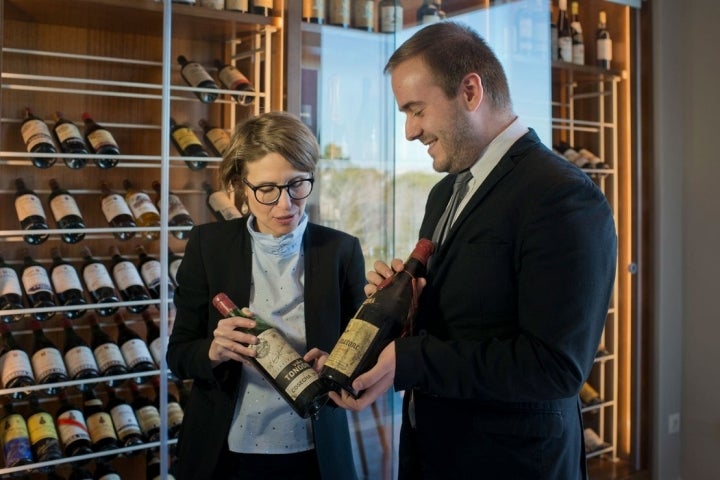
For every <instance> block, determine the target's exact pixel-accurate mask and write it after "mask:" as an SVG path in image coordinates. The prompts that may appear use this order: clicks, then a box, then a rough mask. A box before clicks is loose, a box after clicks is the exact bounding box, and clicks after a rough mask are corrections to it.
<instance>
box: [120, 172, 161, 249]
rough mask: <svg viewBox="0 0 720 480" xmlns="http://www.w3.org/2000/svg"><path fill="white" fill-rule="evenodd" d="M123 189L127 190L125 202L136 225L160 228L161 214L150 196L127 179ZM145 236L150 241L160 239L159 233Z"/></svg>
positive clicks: (148, 233)
mask: <svg viewBox="0 0 720 480" xmlns="http://www.w3.org/2000/svg"><path fill="white" fill-rule="evenodd" d="M123 187H124V188H125V200H126V201H127V204H128V206H129V207H130V211H131V212H132V214H133V217H134V218H135V223H136V224H137V225H138V226H139V227H159V226H160V212H158V209H157V208H156V207H155V204H154V203H153V202H152V200H150V196H149V195H148V194H147V193H145V192H144V191H142V190H139V189H137V188H135V185H133V183H132V182H131V181H130V180H129V179H127V178H126V179H125V180H123ZM144 235H145V238H147V239H148V240H157V239H158V238H160V232H159V231H146V232H144Z"/></svg>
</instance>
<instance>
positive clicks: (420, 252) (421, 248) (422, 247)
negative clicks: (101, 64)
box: [410, 238, 435, 265]
mask: <svg viewBox="0 0 720 480" xmlns="http://www.w3.org/2000/svg"><path fill="white" fill-rule="evenodd" d="M433 252H435V244H434V243H433V242H432V240H428V239H427V238H421V239H420V240H418V242H417V244H416V245H415V249H414V250H413V251H412V253H411V254H410V257H411V258H414V259H415V260H417V261H418V262H421V263H422V264H423V265H427V261H428V258H430V255H432V254H433Z"/></svg>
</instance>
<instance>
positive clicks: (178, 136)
mask: <svg viewBox="0 0 720 480" xmlns="http://www.w3.org/2000/svg"><path fill="white" fill-rule="evenodd" d="M170 139H171V140H172V143H173V145H174V146H175V149H176V150H177V151H178V153H179V154H180V155H181V156H183V157H203V158H204V157H209V156H210V155H209V154H208V153H207V152H206V151H205V149H204V148H203V146H202V143H200V140H199V139H198V137H197V135H195V132H193V131H192V130H191V129H190V127H188V126H187V125H185V124H179V123H177V122H175V119H173V118H171V119H170ZM185 164H186V165H187V166H188V168H190V170H202V169H203V168H205V167H206V166H207V162H204V161H202V160H185Z"/></svg>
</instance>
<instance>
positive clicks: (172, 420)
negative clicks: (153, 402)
mask: <svg viewBox="0 0 720 480" xmlns="http://www.w3.org/2000/svg"><path fill="white" fill-rule="evenodd" d="M167 412H168V422H167V423H168V427H169V428H173V427H178V426H180V425H181V424H182V421H183V417H184V416H185V413H184V412H183V409H182V407H181V406H180V404H179V403H177V402H168V404H167Z"/></svg>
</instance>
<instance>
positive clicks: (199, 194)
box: [0, 0, 284, 478]
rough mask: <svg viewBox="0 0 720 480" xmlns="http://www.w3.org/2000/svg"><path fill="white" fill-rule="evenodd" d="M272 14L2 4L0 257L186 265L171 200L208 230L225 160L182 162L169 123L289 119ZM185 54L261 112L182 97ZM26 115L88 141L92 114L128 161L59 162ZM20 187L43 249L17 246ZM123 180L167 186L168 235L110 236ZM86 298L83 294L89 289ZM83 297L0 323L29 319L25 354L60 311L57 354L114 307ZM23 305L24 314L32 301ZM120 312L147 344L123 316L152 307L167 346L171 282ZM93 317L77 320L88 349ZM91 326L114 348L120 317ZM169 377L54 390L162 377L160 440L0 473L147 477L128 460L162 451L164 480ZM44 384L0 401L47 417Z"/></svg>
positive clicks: (144, 2) (163, 210) (89, 158)
mask: <svg viewBox="0 0 720 480" xmlns="http://www.w3.org/2000/svg"><path fill="white" fill-rule="evenodd" d="M276 14H277V15H278V16H275V17H264V16H261V15H254V14H245V13H238V12H231V11H222V10H214V9H210V8H205V7H201V6H191V5H182V4H176V3H173V2H170V1H162V2H161V1H154V0H133V1H127V0H77V1H75V2H73V3H72V5H68V4H67V3H66V2H58V1H56V0H33V1H32V2H27V1H22V0H0V255H1V256H2V257H3V258H4V260H5V262H6V263H7V264H8V265H9V266H11V267H12V268H14V269H15V270H16V271H17V272H18V275H19V276H20V273H21V271H22V265H23V259H22V254H21V253H20V252H21V251H22V250H23V249H27V250H28V251H29V254H30V255H31V256H32V258H33V260H35V261H37V262H38V263H39V264H40V265H42V266H44V267H45V268H46V270H48V271H49V270H50V267H51V266H52V259H51V255H50V250H51V249H52V248H58V249H59V250H60V253H61V256H62V258H63V260H65V261H68V262H70V263H71V264H72V265H73V266H74V267H75V269H76V270H77V271H78V274H80V275H81V266H82V263H83V255H82V254H81V249H82V248H83V247H88V248H89V249H90V251H91V252H92V254H93V258H94V259H96V260H99V261H100V262H101V263H103V264H104V265H105V266H106V267H107V268H108V270H111V262H112V260H111V258H110V256H109V255H108V253H107V252H108V249H109V247H110V246H112V245H114V246H117V247H118V249H119V250H120V253H121V255H122V256H123V257H125V258H126V259H128V260H130V261H131V262H132V263H134V264H137V261H138V256H137V254H136V251H135V249H136V247H138V246H142V247H143V248H144V249H145V251H147V253H148V254H149V255H150V256H152V257H154V258H156V259H157V260H159V261H160V263H161V265H162V269H161V271H162V276H163V277H164V278H170V277H169V273H170V272H169V265H168V263H169V257H170V252H173V253H176V254H180V255H182V252H183V250H184V245H185V240H184V239H182V238H176V236H175V234H177V233H178V232H187V231H188V230H189V229H190V228H191V227H190V226H169V213H170V212H169V193H168V192H171V193H172V194H174V195H177V196H178V197H179V198H180V199H181V200H182V202H183V204H184V205H185V207H186V209H187V210H188V212H189V213H190V216H191V217H192V219H193V221H194V223H195V224H199V223H204V222H208V221H214V219H213V217H212V214H211V212H210V211H209V209H208V207H207V205H206V197H207V193H206V190H205V188H204V185H205V184H209V185H211V186H212V185H215V184H216V175H217V167H218V165H219V162H220V161H221V159H220V158H219V157H217V156H213V155H211V154H209V155H208V156H207V157H188V156H182V155H180V153H179V152H177V151H176V150H175V148H174V147H173V144H172V142H171V139H170V135H171V127H170V119H171V118H173V119H174V120H175V121H176V122H177V123H178V124H185V125H187V126H188V127H189V128H190V129H191V130H193V131H194V133H195V134H196V136H197V137H198V138H200V139H202V133H203V129H202V127H201V126H199V121H200V120H201V119H202V120H205V121H207V123H208V124H211V125H214V126H219V127H221V128H223V129H225V130H226V131H227V132H230V131H231V130H232V128H233V127H234V125H235V124H236V123H237V121H238V120H240V119H242V118H244V117H247V116H250V115H253V114H257V113H260V112H262V111H266V110H280V109H282V92H283V90H284V80H283V76H282V64H283V61H284V59H283V42H284V38H283V35H284V32H283V29H282V27H281V26H282V25H283V12H282V11H280V10H278V11H277V12H276ZM179 55H183V56H186V57H187V58H188V59H192V60H193V61H196V62H198V63H200V64H202V65H203V66H205V68H206V69H207V70H208V72H209V73H210V74H211V76H212V77H213V78H214V79H215V80H216V81H217V80H218V78H217V69H216V68H215V67H213V66H212V65H213V61H214V60H215V59H218V60H220V61H222V62H223V63H225V64H232V65H234V66H236V67H237V68H238V69H239V70H240V71H241V72H243V73H244V74H245V75H246V76H247V77H248V79H250V82H251V83H252V84H253V86H254V91H253V92H243V94H245V95H247V96H248V97H252V99H253V101H252V102H251V104H250V105H244V104H240V103H238V102H236V101H235V100H234V98H233V95H236V94H237V92H236V91H235V90H229V89H226V88H224V87H222V86H221V83H220V82H219V81H217V83H218V86H219V88H217V89H207V88H194V87H191V86H188V85H187V84H186V83H185V81H184V80H183V78H182V76H181V73H180V68H181V67H180V65H179V63H178V62H177V57H178V56H179ZM201 92H205V93H208V92H212V93H216V94H217V98H216V99H215V100H214V101H213V102H212V103H202V102H201V101H200V100H199V99H198V97H197V96H196V95H197V94H198V93H201ZM25 108H30V109H31V110H32V112H33V113H34V114H35V115H36V116H38V117H40V118H41V119H42V120H44V122H45V123H46V124H47V126H48V128H49V129H50V130H51V131H52V128H53V125H54V123H55V121H54V120H53V119H52V118H51V117H52V114H53V113H54V112H62V114H63V115H62V116H63V117H64V118H65V119H67V120H69V121H71V122H72V123H74V124H75V126H77V127H78V129H79V130H80V132H83V131H84V123H83V121H82V120H81V114H82V113H83V112H88V113H89V114H90V115H91V116H92V118H93V119H94V120H95V121H97V123H98V124H100V125H102V127H104V128H106V129H107V130H108V131H110V132H111V133H112V135H113V137H114V138H115V140H116V142H117V144H118V146H119V148H120V154H119V155H115V156H114V157H113V158H114V159H116V160H118V163H117V165H116V166H114V167H112V168H107V169H103V168H99V167H97V166H96V165H95V163H94V160H99V159H101V158H104V157H105V156H104V155H99V154H93V153H83V154H72V153H62V152H61V151H60V149H59V145H58V143H57V139H55V141H54V143H55V147H56V149H57V150H58V153H53V154H47V153H29V152H28V151H27V149H26V147H25V144H24V142H23V139H22V135H21V131H20V129H21V124H22V122H23V120H24V115H25V114H24V111H25ZM38 158H52V159H54V160H55V163H54V165H52V166H51V167H49V168H37V167H35V166H34V164H33V160H37V159H38ZM69 159H81V160H85V161H86V166H84V167H83V168H79V169H74V168H69V167H68V166H67V165H66V163H65V160H69ZM188 162H205V166H204V168H200V169H197V170H193V169H191V168H188ZM15 178H22V179H23V180H24V181H25V184H26V185H27V187H28V188H30V189H31V190H33V191H34V192H35V193H36V194H37V195H38V197H39V198H40V201H41V204H42V206H43V209H44V211H45V216H46V217H47V222H46V223H47V225H48V227H49V229H47V230H44V231H42V233H44V234H45V233H46V234H49V238H48V239H47V240H46V241H45V242H43V243H41V244H37V245H34V244H33V245H31V244H28V243H26V242H25V240H24V238H23V237H24V236H25V235H28V233H29V232H28V231H27V230H24V229H23V228H21V226H20V222H19V219H18V216H17V214H16V210H15V207H14V196H15V193H16V190H15V188H14V183H13V182H14V179H15ZM52 178H55V179H56V180H57V181H58V183H59V185H60V186H61V187H62V188H63V189H65V190H67V191H68V192H69V193H70V194H71V195H72V196H73V197H74V199H75V200H76V203H77V205H78V208H79V210H80V212H81V215H82V217H83V220H84V223H85V227H86V228H82V229H68V228H59V226H58V225H57V224H56V223H55V222H54V221H53V215H52V213H51V207H50V205H49V202H48V196H49V195H50V193H51V190H50V189H49V188H48V181H49V180H50V179H52ZM125 179H129V180H130V181H131V182H132V184H133V186H134V187H135V188H136V189H137V190H139V191H142V192H144V193H147V194H148V195H149V196H150V197H151V199H152V200H153V202H154V201H155V198H156V195H157V194H156V193H155V191H154V190H153V189H152V188H151V184H152V182H153V181H157V182H159V184H160V192H161V193H160V194H159V197H158V198H159V201H158V202H157V203H158V210H159V213H160V217H161V222H160V226H152V227H143V226H136V227H130V228H121V229H120V228H112V227H109V226H108V222H107V220H106V219H105V217H104V215H103V213H102V209H101V198H102V195H103V192H102V191H101V190H100V188H99V187H100V184H101V182H105V183H106V184H107V185H108V187H109V188H110V190H111V191H112V192H114V193H117V194H120V195H124V193H125V189H124V188H123V181H124V180H125ZM79 232H82V233H84V234H85V236H84V238H83V239H82V240H81V241H80V242H79V243H75V244H68V243H65V242H62V241H61V237H60V235H61V234H64V233H79ZM119 232H132V233H135V236H134V237H133V238H130V239H127V240H122V241H121V240H119V239H118V238H116V235H115V234H117V233H119ZM32 233H38V232H32ZM150 233H152V234H153V235H152V238H150V237H149V234H150ZM81 278H82V277H81ZM83 287H84V288H86V285H85V284H84V282H83ZM116 287H117V285H116ZM115 293H116V296H118V298H120V296H119V295H118V293H119V289H117V288H116V292H115ZM84 297H85V300H86V301H87V302H88V303H86V304H83V305H67V306H62V305H58V306H56V307H42V308H22V309H18V308H13V309H8V310H3V315H4V316H5V315H7V316H14V315H22V318H21V319H20V320H19V321H17V322H13V323H11V324H9V326H10V329H11V331H12V334H13V336H14V337H15V338H16V339H17V343H18V344H19V345H20V346H21V348H23V349H24V350H25V351H26V352H29V351H30V344H31V343H32V339H33V331H32V329H31V328H30V322H31V320H32V318H33V316H34V315H36V314H40V313H47V312H57V313H56V315H55V316H53V317H52V318H50V319H48V320H45V321H43V322H42V330H43V332H44V333H45V334H46V335H47V337H48V338H49V339H51V340H52V341H53V343H55V344H56V345H61V344H62V339H63V328H62V319H63V317H64V316H65V315H64V313H65V312H68V311H77V310H84V311H87V312H88V313H90V312H93V311H94V310H95V309H97V308H100V307H101V306H103V307H106V306H107V304H99V303H92V299H91V297H90V296H89V294H88V292H87V290H85V291H84ZM23 303H24V306H27V305H28V303H27V299H26V297H25V296H24V295H23ZM113 306H117V307H118V308H119V312H120V313H121V315H122V317H123V319H124V321H125V322H126V324H127V325H128V326H129V327H131V328H132V329H133V330H135V331H136V332H137V333H138V334H139V335H140V336H141V337H142V338H146V337H147V331H146V328H145V323H144V321H143V319H142V318H141V316H140V315H139V314H133V313H130V312H129V311H128V307H138V306H146V307H147V309H148V310H147V311H149V312H152V315H153V316H154V317H155V320H156V321H159V328H160V332H161V335H162V336H163V337H165V338H166V337H167V336H168V335H169V333H170V331H171V328H172V320H173V312H172V298H171V287H170V286H167V284H163V286H162V288H161V294H160V298H157V299H154V298H151V299H147V300H136V301H120V302H117V303H114V304H113ZM89 316H90V315H88V314H86V315H84V316H81V317H80V318H77V319H74V320H72V323H73V326H74V328H75V329H76V330H77V332H78V333H79V334H80V335H81V337H84V339H85V340H86V341H88V337H89V324H88V320H87V319H88V317H89ZM96 318H97V319H98V322H99V323H100V325H101V328H102V329H103V330H106V331H107V333H108V334H109V335H110V336H111V337H113V338H114V335H113V333H114V332H115V331H116V326H115V325H114V324H113V322H112V318H111V317H101V316H99V315H96ZM88 343H89V342H88ZM1 350H2V348H0V351H1ZM0 365H2V361H0ZM169 375H170V374H169V372H168V371H167V368H166V366H165V365H164V359H163V360H162V361H161V364H160V365H156V369H155V370H151V371H148V372H142V373H128V374H125V375H115V376H112V377H101V378H95V379H88V380H69V381H64V382H58V383H56V384H53V385H52V387H54V388H57V389H61V390H65V391H67V392H68V395H75V398H73V403H75V404H82V400H81V399H80V400H78V398H77V395H78V392H79V388H80V387H82V386H83V385H85V384H92V385H102V384H104V383H107V382H113V383H119V385H118V386H115V387H112V388H114V389H118V390H119V391H121V390H127V389H128V388H129V386H130V385H132V384H133V381H134V380H136V379H138V378H141V377H142V378H147V377H159V379H160V388H159V406H160V412H161V419H162V426H161V436H160V441H157V442H146V443H143V444H142V445H138V446H134V447H126V448H120V449H115V450H111V451H109V452H98V453H94V454H91V455H88V456H77V457H68V458H63V459H61V460H55V461H51V462H42V463H38V462H35V463H32V464H29V465H23V466H15V467H7V466H5V464H4V463H2V459H1V458H0V476H2V477H4V476H5V475H11V476H16V475H22V474H24V473H29V472H33V471H37V470H38V469H43V468H45V467H48V468H57V469H58V471H59V472H60V473H67V471H68V469H69V468H70V467H69V466H70V465H71V464H73V463H75V462H77V461H83V460H90V461H93V460H94V461H102V457H106V456H108V455H117V454H119V455H120V456H126V457H130V458H132V459H134V458H137V460H133V461H132V462H130V463H128V462H123V465H122V468H123V469H124V470H123V471H121V476H122V477H123V478H141V477H142V476H143V475H144V473H145V461H144V460H145V455H137V457H134V455H135V454H138V453H144V452H145V451H155V450H157V451H158V454H159V456H160V458H161V460H162V468H161V470H162V471H163V472H164V473H167V471H168V468H169V465H170V455H169V447H170V446H172V445H173V444H174V443H175V442H176V441H175V440H173V439H170V438H168V432H167V413H168V411H167V401H166V396H167V392H168V382H169ZM48 386H49V385H48V384H38V385H32V386H28V387H17V388H4V385H2V384H0V402H7V401H10V400H12V401H14V402H17V405H18V408H19V409H20V410H24V409H25V408H26V405H27V401H26V399H25V398H24V397H25V396H26V395H27V394H28V393H32V394H33V395H37V396H38V397H39V399H40V401H41V402H43V403H44V404H46V405H47V406H48V407H50V408H47V410H48V411H51V412H54V408H55V407H56V406H57V404H58V399H57V398H56V396H55V395H51V394H48V393H47V389H48ZM140 388H141V389H148V388H149V389H150V391H152V389H153V387H152V386H150V385H149V382H143V383H142V385H140ZM98 396H99V397H100V398H101V399H103V392H102V390H98ZM3 415H4V413H3ZM85 457H87V458H85Z"/></svg>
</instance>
